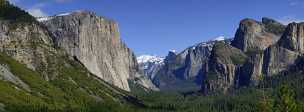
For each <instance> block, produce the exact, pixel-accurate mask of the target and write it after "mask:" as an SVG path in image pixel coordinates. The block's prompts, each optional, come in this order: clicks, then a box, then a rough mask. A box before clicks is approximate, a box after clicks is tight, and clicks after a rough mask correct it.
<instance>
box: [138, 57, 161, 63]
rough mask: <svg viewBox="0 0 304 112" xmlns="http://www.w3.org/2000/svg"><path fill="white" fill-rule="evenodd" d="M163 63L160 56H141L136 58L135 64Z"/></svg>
mask: <svg viewBox="0 0 304 112" xmlns="http://www.w3.org/2000/svg"><path fill="white" fill-rule="evenodd" d="M163 61H164V58H163V57H160V56H153V55H141V56H139V57H137V62H138V63H147V62H151V63H162V62H163Z"/></svg>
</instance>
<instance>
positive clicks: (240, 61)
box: [230, 55, 247, 65]
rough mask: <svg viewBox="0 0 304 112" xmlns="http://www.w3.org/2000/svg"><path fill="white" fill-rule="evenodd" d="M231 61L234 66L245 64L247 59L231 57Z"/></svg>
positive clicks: (243, 56)
mask: <svg viewBox="0 0 304 112" xmlns="http://www.w3.org/2000/svg"><path fill="white" fill-rule="evenodd" d="M230 58H231V61H232V63H233V64H235V65H242V64H244V63H245V62H246V60H247V57H246V56H245V55H232V56H231V57H230Z"/></svg>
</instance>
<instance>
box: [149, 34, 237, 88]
mask: <svg viewBox="0 0 304 112" xmlns="http://www.w3.org/2000/svg"><path fill="white" fill-rule="evenodd" d="M217 41H224V42H226V43H230V41H231V40H230V39H226V40H225V39H220V40H211V41H208V42H202V43H199V44H196V45H193V46H191V47H188V48H187V49H185V50H184V51H182V52H180V53H176V52H172V51H170V52H169V54H168V56H167V57H166V58H165V61H164V66H163V67H162V68H161V69H160V70H159V71H158V72H157V74H156V77H155V78H154V79H153V82H154V83H155V84H156V85H157V86H158V87H159V88H160V90H168V89H170V90H185V89H184V88H191V89H197V88H199V86H200V85H201V84H202V77H203V76H204V71H205V68H206V65H207V62H208V60H209V57H210V54H211V50H212V47H213V45H214V43H215V42H217ZM191 89H188V90H191Z"/></svg>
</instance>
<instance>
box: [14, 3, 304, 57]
mask: <svg viewBox="0 0 304 112" xmlns="http://www.w3.org/2000/svg"><path fill="white" fill-rule="evenodd" d="M10 1H11V2H13V3H14V4H16V5H18V6H19V7H21V8H23V9H25V10H27V11H29V12H30V13H31V14H33V15H35V16H50V15H55V14H58V13H65V12H71V11H74V10H84V9H85V10H91V11H94V12H96V13H97V14H98V15H100V16H105V17H107V18H111V19H114V20H116V21H117V22H118V23H119V26H120V33H121V38H122V40H123V41H125V42H126V43H127V45H128V46H129V47H130V48H131V49H133V51H134V52H135V54H136V55H141V54H153V55H161V56H165V55H166V54H167V52H168V51H169V50H172V49H176V50H177V51H181V50H183V49H185V48H186V47H188V46H191V45H193V44H195V43H199V42H203V41H207V40H210V39H212V38H215V37H218V36H225V37H233V36H234V33H235V31H236V29H237V27H238V24H239V21H240V20H241V19H243V18H253V19H256V20H260V19H261V18H262V17H271V18H274V19H277V20H279V21H281V22H283V23H285V24H287V23H288V22H290V21H302V19H303V20H304V13H303V10H304V0H10Z"/></svg>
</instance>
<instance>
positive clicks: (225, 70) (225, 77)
mask: <svg viewBox="0 0 304 112" xmlns="http://www.w3.org/2000/svg"><path fill="white" fill-rule="evenodd" d="M246 58H247V57H246V55H245V54H244V53H243V52H242V51H241V50H239V49H237V48H234V47H233V46H231V45H229V44H226V43H223V42H218V43H216V44H215V45H214V47H213V50H212V53H211V56H210V60H209V62H208V67H207V71H206V72H207V73H206V76H205V77H204V83H203V90H204V92H224V93H225V92H227V91H228V90H229V89H231V88H234V87H235V83H236V82H235V81H236V80H237V79H236V75H237V74H238V72H239V71H240V67H241V66H242V65H243V64H244V63H245V61H246Z"/></svg>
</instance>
